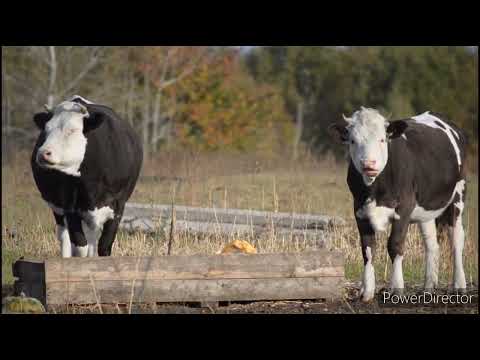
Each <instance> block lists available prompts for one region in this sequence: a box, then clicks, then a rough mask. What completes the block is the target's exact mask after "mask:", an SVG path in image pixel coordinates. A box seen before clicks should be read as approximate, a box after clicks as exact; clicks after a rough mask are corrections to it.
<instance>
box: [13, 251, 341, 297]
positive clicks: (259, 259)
mask: <svg viewBox="0 0 480 360" xmlns="http://www.w3.org/2000/svg"><path fill="white" fill-rule="evenodd" d="M33 263H35V264H38V263H39V262H30V261H28V260H19V261H17V262H16V263H15V265H14V266H16V267H17V268H22V269H24V271H23V272H17V273H16V274H17V275H16V276H19V277H20V279H19V281H21V282H23V283H25V282H29V283H30V284H31V285H30V287H29V289H32V291H31V293H29V294H26V295H27V296H31V297H35V298H39V297H42V296H43V298H44V299H43V300H44V304H46V305H59V304H69V303H70V304H73V303H74V304H92V303H97V302H100V303H111V302H114V303H115V302H116V303H129V302H130V301H132V302H173V301H179V302H196V301H199V302H216V301H249V300H280V299H284V300H291V299H316V298H325V297H327V298H336V297H338V296H341V288H342V284H343V280H344V259H343V255H342V254H341V253H340V252H337V251H325V250H321V251H312V252H304V253H293V254H284V253H281V254H255V255H244V254H231V255H193V256H160V257H94V258H67V259H62V258H55V259H48V260H46V261H45V262H44V263H43V265H44V266H43V268H41V269H40V271H39V268H38V267H37V268H35V272H36V275H31V274H29V273H28V269H33V268H34V267H35V266H32V264H33ZM26 280H28V281H26ZM42 287H43V288H42ZM40 300H41V301H42V299H40Z"/></svg>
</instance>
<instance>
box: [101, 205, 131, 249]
mask: <svg viewBox="0 0 480 360" xmlns="http://www.w3.org/2000/svg"><path fill="white" fill-rule="evenodd" d="M124 208H125V207H124V206H122V207H121V208H120V209H119V210H118V211H116V212H115V217H114V218H113V219H110V220H108V221H107V222H105V224H104V225H103V231H102V235H101V236H100V239H99V240H98V255H99V256H110V255H111V254H112V247H113V242H114V241H115V236H116V235H117V231H118V226H119V225H120V221H121V220H122V216H123V210H124Z"/></svg>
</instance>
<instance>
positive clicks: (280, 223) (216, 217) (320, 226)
mask: <svg viewBox="0 0 480 360" xmlns="http://www.w3.org/2000/svg"><path fill="white" fill-rule="evenodd" d="M171 209H172V208H171V205H148V204H137V203H127V204H126V206H125V212H124V216H127V217H129V218H132V217H136V218H155V217H156V218H168V217H169V216H170V214H171ZM175 211H176V218H177V220H183V221H188V222H207V223H228V224H239V225H249V226H273V227H285V228H295V229H302V230H307V229H314V230H325V229H327V228H328V227H331V226H342V225H345V220H343V219H342V218H340V217H332V216H326V215H311V214H295V213H276V212H268V211H258V210H240V209H216V208H199V207H190V206H175Z"/></svg>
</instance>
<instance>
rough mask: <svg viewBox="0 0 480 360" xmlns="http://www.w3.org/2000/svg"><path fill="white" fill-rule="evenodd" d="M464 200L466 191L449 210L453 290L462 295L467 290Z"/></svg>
mask: <svg viewBox="0 0 480 360" xmlns="http://www.w3.org/2000/svg"><path fill="white" fill-rule="evenodd" d="M463 199H465V189H463V191H461V193H460V194H458V193H457V194H456V195H455V197H454V200H453V203H452V204H451V205H450V206H449V209H447V210H449V212H450V213H451V214H449V215H450V216H448V234H449V238H450V242H451V244H452V251H453V288H454V289H455V290H457V291H458V292H462V293H463V292H465V291H466V290H467V282H466V281H465V271H464V269H463V258H462V257H463V247H464V244H465V231H464V229H463V221H462V215H463V208H464V200H463Z"/></svg>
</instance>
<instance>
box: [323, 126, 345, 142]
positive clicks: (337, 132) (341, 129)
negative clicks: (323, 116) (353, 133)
mask: <svg viewBox="0 0 480 360" xmlns="http://www.w3.org/2000/svg"><path fill="white" fill-rule="evenodd" d="M347 126H348V124H339V123H334V124H332V125H330V126H329V127H328V133H329V134H330V136H332V137H333V138H334V139H335V141H337V142H340V143H342V144H348V137H349V133H348V129H347Z"/></svg>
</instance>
